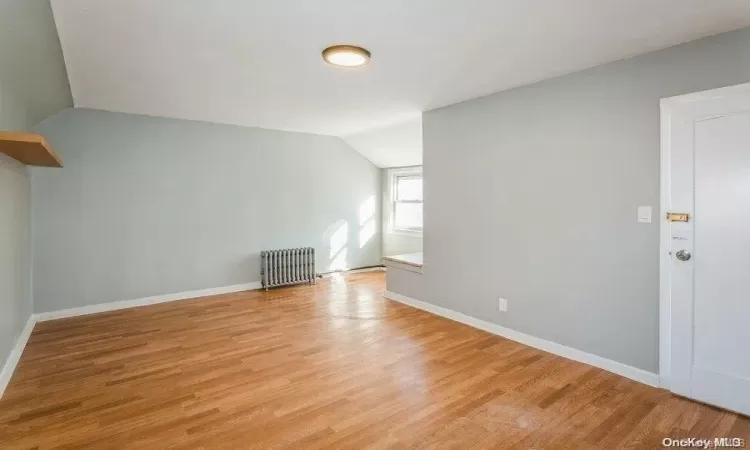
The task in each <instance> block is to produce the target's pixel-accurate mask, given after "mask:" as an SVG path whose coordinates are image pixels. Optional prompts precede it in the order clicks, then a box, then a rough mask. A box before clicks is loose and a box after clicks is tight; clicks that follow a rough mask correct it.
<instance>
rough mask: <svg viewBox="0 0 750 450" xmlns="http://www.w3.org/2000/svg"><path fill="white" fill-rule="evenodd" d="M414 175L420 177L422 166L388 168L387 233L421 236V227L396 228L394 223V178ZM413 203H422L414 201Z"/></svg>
mask: <svg viewBox="0 0 750 450" xmlns="http://www.w3.org/2000/svg"><path fill="white" fill-rule="evenodd" d="M409 176H416V177H422V180H424V176H423V175H422V167H399V168H396V169H388V199H389V204H388V226H387V228H386V231H387V232H388V233H389V234H396V235H402V236H413V237H422V232H423V228H396V227H395V225H394V221H395V216H396V179H397V178H400V177H409ZM423 182H424V181H423ZM415 203H424V200H422V202H415Z"/></svg>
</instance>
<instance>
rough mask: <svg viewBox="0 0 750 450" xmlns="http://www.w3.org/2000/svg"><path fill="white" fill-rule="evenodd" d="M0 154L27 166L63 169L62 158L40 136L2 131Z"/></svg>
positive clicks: (0, 133) (0, 132)
mask: <svg viewBox="0 0 750 450" xmlns="http://www.w3.org/2000/svg"><path fill="white" fill-rule="evenodd" d="M0 153H5V154H6V155H8V156H10V157H11V158H13V159H15V160H17V161H19V162H21V163H22V164H26V165H27V166H41V167H62V160H61V159H60V156H58V154H57V153H55V151H54V150H53V149H52V147H51V146H50V145H49V142H47V140H46V139H44V137H43V136H41V135H39V134H34V133H11V132H6V131H0Z"/></svg>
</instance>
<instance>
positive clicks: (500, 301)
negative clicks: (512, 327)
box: [497, 297, 508, 312]
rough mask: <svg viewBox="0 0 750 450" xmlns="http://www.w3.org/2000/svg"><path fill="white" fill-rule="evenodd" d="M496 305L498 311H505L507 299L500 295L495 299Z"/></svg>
mask: <svg viewBox="0 0 750 450" xmlns="http://www.w3.org/2000/svg"><path fill="white" fill-rule="evenodd" d="M497 307H498V309H499V310H500V311H503V312H505V311H507V310H508V300H506V299H504V298H502V297H500V298H498V299H497Z"/></svg>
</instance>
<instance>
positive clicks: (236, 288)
mask: <svg viewBox="0 0 750 450" xmlns="http://www.w3.org/2000/svg"><path fill="white" fill-rule="evenodd" d="M260 288H261V283H260V281H255V282H252V283H245V284H235V285H233V286H224V287H218V288H211V289H200V290H197V291H186V292H178V293H176V294H166V295H155V296H152V297H144V298H138V299H134V300H123V301H119V302H110V303H99V304H97V305H88V306H81V307H78V308H70V309H63V310H60V311H52V312H45V313H38V314H35V315H34V319H35V320H36V321H37V322H46V321H48V320H57V319H65V318H68V317H76V316H85V315H88V314H96V313H101V312H107V311H116V310H118V309H127V308H135V307H138V306H147V305H156V304H158V303H167V302H174V301H178V300H187V299H191V298H197V297H207V296H210V295H220V294H231V293H233V292H243V291H252V290H256V289H260Z"/></svg>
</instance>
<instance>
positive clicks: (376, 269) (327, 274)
mask: <svg viewBox="0 0 750 450" xmlns="http://www.w3.org/2000/svg"><path fill="white" fill-rule="evenodd" d="M367 272H385V266H376V267H364V268H362V269H345V270H334V271H333V272H325V273H322V274H320V275H321V276H322V277H323V278H329V277H332V276H334V275H342V274H347V273H367Z"/></svg>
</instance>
